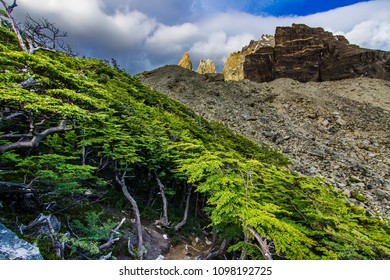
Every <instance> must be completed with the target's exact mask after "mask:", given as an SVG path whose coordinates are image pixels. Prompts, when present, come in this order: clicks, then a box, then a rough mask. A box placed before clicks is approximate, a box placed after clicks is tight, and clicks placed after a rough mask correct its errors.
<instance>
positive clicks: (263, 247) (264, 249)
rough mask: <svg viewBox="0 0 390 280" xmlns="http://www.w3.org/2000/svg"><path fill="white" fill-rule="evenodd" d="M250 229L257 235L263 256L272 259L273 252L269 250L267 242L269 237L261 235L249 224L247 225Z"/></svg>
mask: <svg viewBox="0 0 390 280" xmlns="http://www.w3.org/2000/svg"><path fill="white" fill-rule="evenodd" d="M246 228H247V229H248V231H249V232H250V233H251V234H252V235H253V236H254V237H255V239H256V240H257V242H258V243H259V245H260V249H261V252H262V253H263V256H264V258H265V259H266V260H272V254H271V252H270V250H269V247H270V246H269V244H268V242H267V239H265V238H264V237H262V236H260V234H258V233H257V231H256V230H255V229H254V228H252V227H250V226H247V227H246Z"/></svg>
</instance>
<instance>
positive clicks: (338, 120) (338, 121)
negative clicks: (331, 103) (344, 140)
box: [336, 118, 347, 126]
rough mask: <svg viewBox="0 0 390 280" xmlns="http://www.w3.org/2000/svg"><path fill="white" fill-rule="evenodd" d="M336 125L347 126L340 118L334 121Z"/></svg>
mask: <svg viewBox="0 0 390 280" xmlns="http://www.w3.org/2000/svg"><path fill="white" fill-rule="evenodd" d="M336 123H337V124H338V125H340V126H344V125H346V124H347V122H346V121H344V120H343V119H341V118H338V119H337V120H336Z"/></svg>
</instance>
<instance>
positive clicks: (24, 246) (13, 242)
mask: <svg viewBox="0 0 390 280" xmlns="http://www.w3.org/2000/svg"><path fill="white" fill-rule="evenodd" d="M42 259H43V258H42V256H41V254H40V253H39V249H38V248H37V247H35V246H33V245H31V244H30V243H28V242H27V241H24V240H21V239H19V237H17V235H16V234H15V233H13V232H12V231H10V230H9V229H8V228H6V227H5V226H4V225H2V224H0V260H42Z"/></svg>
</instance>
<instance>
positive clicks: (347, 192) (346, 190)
mask: <svg viewBox="0 0 390 280" xmlns="http://www.w3.org/2000/svg"><path fill="white" fill-rule="evenodd" d="M343 192H344V194H345V195H346V197H348V198H350V197H351V195H352V193H351V191H350V190H348V189H345V190H344V191H343Z"/></svg>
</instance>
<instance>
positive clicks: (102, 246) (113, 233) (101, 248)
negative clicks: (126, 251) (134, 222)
mask: <svg viewBox="0 0 390 280" xmlns="http://www.w3.org/2000/svg"><path fill="white" fill-rule="evenodd" d="M125 221H126V218H123V219H122V221H121V222H120V223H119V224H118V225H117V227H116V228H115V229H113V230H111V234H110V238H109V239H108V241H107V242H106V243H104V244H102V245H100V246H99V250H100V251H103V250H105V249H107V248H108V247H110V246H111V245H112V244H114V243H115V242H116V241H118V240H119V238H114V237H115V234H117V233H118V230H119V229H120V227H121V226H122V225H123V223H124V222H125Z"/></svg>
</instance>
